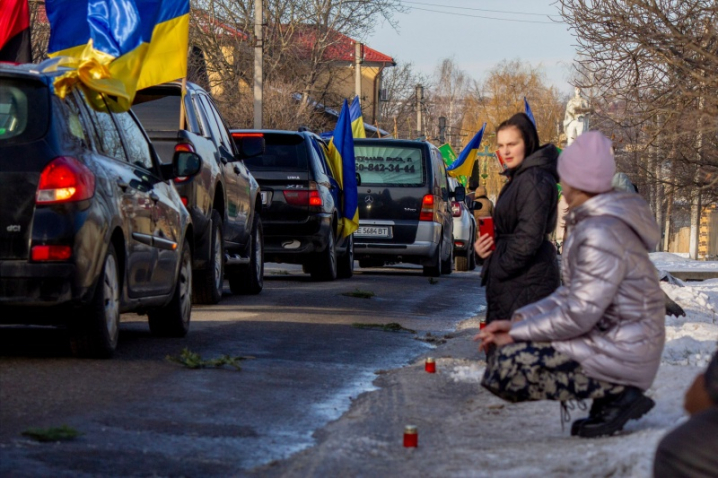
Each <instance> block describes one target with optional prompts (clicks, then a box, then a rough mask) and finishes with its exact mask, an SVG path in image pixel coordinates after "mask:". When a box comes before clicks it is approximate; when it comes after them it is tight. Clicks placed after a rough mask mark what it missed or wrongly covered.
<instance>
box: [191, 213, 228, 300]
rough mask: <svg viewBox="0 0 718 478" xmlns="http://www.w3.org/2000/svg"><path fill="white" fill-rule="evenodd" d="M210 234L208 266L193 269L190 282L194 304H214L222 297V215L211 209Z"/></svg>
mask: <svg viewBox="0 0 718 478" xmlns="http://www.w3.org/2000/svg"><path fill="white" fill-rule="evenodd" d="M211 225H212V226H211V227H212V236H211V238H210V241H211V242H210V248H211V249H210V255H209V264H208V267H207V268H206V269H204V270H201V271H195V273H194V277H193V281H194V283H193V284H192V301H193V302H194V303H195V304H216V303H218V302H219V301H220V300H221V299H222V288H223V287H224V235H223V233H222V230H223V229H222V216H220V214H219V212H218V211H217V210H213V211H212V220H211Z"/></svg>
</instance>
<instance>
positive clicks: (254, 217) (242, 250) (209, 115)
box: [132, 82, 264, 304]
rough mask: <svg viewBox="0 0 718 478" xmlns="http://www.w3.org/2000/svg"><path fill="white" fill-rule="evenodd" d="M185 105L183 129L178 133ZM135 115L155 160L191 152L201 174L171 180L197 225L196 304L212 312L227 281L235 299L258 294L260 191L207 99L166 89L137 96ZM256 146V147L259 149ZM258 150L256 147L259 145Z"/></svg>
mask: <svg viewBox="0 0 718 478" xmlns="http://www.w3.org/2000/svg"><path fill="white" fill-rule="evenodd" d="M182 105H184V108H183V109H184V124H183V125H182V127H180V126H179V117H180V108H181V106H182ZM132 111H133V112H134V113H135V114H136V115H137V117H138V118H139V119H140V121H141V122H142V124H143V126H144V127H145V130H146V131H147V134H148V135H149V137H150V139H151V140H152V142H153V144H154V146H155V149H156V150H157V153H158V155H159V156H160V159H161V160H162V161H164V162H167V163H168V162H170V161H171V160H172V157H173V155H174V154H175V153H176V152H177V151H192V152H196V153H197V154H198V155H199V156H200V158H202V170H201V171H200V173H199V174H197V175H196V176H194V177H189V178H176V179H175V187H176V188H177V191H178V192H179V194H180V197H181V198H182V201H183V203H184V204H185V206H187V210H188V211H189V213H190V215H191V216H192V223H193V224H194V226H195V227H194V256H193V260H194V288H193V298H194V302H195V303H198V304H216V303H217V302H219V301H220V299H221V298H222V289H223V286H224V279H225V277H226V278H227V280H228V282H229V287H230V290H231V291H232V293H234V294H258V293H260V292H261V290H262V287H263V286H264V262H263V260H262V257H263V250H262V248H263V245H264V240H263V237H262V221H261V218H260V211H261V208H262V204H261V201H260V200H259V185H258V184H257V181H255V179H254V178H253V177H252V174H251V173H250V172H249V170H248V169H247V167H246V166H245V165H244V163H243V161H242V160H243V159H245V158H246V157H248V156H250V155H251V154H259V153H260V152H261V148H256V147H255V148H254V150H255V151H256V153H250V152H249V148H247V147H246V146H249V144H245V145H244V146H245V148H243V149H242V150H239V151H238V150H237V148H236V147H235V144H234V142H233V141H232V140H231V139H230V135H229V131H228V129H227V126H226V124H225V122H224V120H223V119H222V116H221V115H220V114H219V111H218V110H217V107H216V106H215V104H214V101H212V98H211V97H210V95H209V94H208V93H207V92H206V91H205V90H204V89H202V88H201V87H200V86H199V85H196V84H194V83H192V82H187V83H186V85H185V88H184V89H183V85H182V83H180V82H171V83H165V84H163V85H158V86H153V87H150V88H146V89H143V90H140V91H138V92H137V96H135V100H134V103H133V107H132ZM253 143H257V142H256V141H255V142H253ZM260 143H261V142H260Z"/></svg>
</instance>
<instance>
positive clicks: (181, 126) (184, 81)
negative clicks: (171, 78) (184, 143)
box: [179, 76, 187, 130]
mask: <svg viewBox="0 0 718 478" xmlns="http://www.w3.org/2000/svg"><path fill="white" fill-rule="evenodd" d="M186 93H187V77H186V76H185V77H184V78H182V93H181V94H180V121H179V129H181V130H182V129H184V120H185V115H186V113H185V106H184V97H185V94H186Z"/></svg>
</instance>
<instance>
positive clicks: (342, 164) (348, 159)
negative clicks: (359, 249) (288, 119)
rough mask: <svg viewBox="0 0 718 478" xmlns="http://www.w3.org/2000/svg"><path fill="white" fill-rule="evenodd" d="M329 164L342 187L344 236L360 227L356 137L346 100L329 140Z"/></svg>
mask: <svg viewBox="0 0 718 478" xmlns="http://www.w3.org/2000/svg"><path fill="white" fill-rule="evenodd" d="M328 149H329V151H328V155H327V156H328V157H329V166H330V167H331V168H332V173H334V179H336V180H337V182H338V183H339V187H340V188H341V189H342V191H343V194H342V208H341V211H342V220H341V222H342V236H343V237H347V236H348V235H349V234H351V233H352V232H354V231H356V230H357V228H358V227H359V201H358V196H359V194H358V192H357V178H356V164H355V162H354V137H353V136H352V124H351V119H350V114H349V105H348V104H347V100H344V104H343V105H342V111H341V112H340V113H339V120H338V121H337V125H336V127H335V128H334V136H332V139H331V140H330V141H329V148H328Z"/></svg>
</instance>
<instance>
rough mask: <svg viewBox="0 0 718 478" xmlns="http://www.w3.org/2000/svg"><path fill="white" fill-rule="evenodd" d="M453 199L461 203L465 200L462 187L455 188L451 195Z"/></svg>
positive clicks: (464, 192)
mask: <svg viewBox="0 0 718 478" xmlns="http://www.w3.org/2000/svg"><path fill="white" fill-rule="evenodd" d="M453 196H454V199H455V200H457V201H459V202H461V201H463V200H465V199H466V188H465V187H464V186H457V187H456V189H454V193H453Z"/></svg>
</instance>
